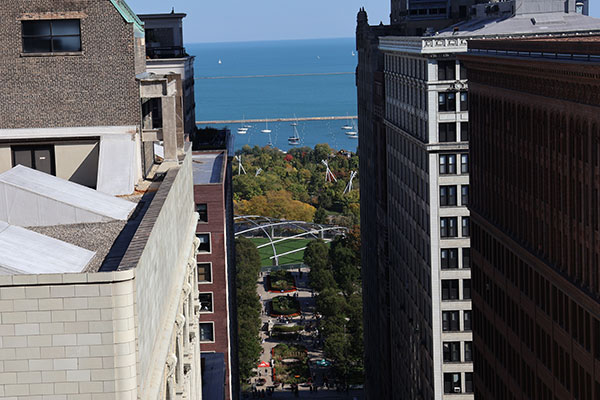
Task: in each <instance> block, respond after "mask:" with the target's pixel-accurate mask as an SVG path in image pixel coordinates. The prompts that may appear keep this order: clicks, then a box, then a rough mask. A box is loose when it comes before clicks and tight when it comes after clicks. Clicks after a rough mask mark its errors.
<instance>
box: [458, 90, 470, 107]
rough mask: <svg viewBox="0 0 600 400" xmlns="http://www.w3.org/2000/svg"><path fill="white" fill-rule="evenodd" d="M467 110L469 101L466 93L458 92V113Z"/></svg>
mask: <svg viewBox="0 0 600 400" xmlns="http://www.w3.org/2000/svg"><path fill="white" fill-rule="evenodd" d="M468 110H469V99H468V95H467V92H460V111H468Z"/></svg>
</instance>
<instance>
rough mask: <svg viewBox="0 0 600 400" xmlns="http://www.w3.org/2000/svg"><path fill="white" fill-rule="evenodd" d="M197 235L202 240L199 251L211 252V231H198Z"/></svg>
mask: <svg viewBox="0 0 600 400" xmlns="http://www.w3.org/2000/svg"><path fill="white" fill-rule="evenodd" d="M196 237H197V238H198V240H200V245H199V246H198V252H199V253H210V233H196Z"/></svg>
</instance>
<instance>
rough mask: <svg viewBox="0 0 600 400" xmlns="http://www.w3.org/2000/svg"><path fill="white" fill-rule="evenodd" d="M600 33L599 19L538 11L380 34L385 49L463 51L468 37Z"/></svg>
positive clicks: (551, 35) (381, 46)
mask: <svg viewBox="0 0 600 400" xmlns="http://www.w3.org/2000/svg"><path fill="white" fill-rule="evenodd" d="M593 34H600V19H597V18H593V17H588V16H586V15H581V14H577V13H568V14H567V13H562V12H553V13H538V14H526V15H516V16H513V17H497V18H473V19H470V20H467V21H463V22H461V23H458V24H456V25H452V26H450V27H448V28H446V29H444V30H442V31H440V32H436V33H435V34H433V35H431V36H419V37H415V36H412V37H410V36H386V37H381V38H380V41H379V48H380V49H381V50H384V51H386V50H387V51H401V52H409V53H425V54H427V53H428V54H435V53H447V52H466V51H467V40H471V39H483V38H485V39H490V38H508V39H517V38H537V37H560V36H563V35H564V36H566V35H570V36H576V35H593Z"/></svg>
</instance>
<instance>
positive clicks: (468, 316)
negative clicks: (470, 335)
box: [463, 310, 471, 331]
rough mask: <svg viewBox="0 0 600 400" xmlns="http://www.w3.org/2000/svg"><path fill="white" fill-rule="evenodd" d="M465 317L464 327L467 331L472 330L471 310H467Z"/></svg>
mask: <svg viewBox="0 0 600 400" xmlns="http://www.w3.org/2000/svg"><path fill="white" fill-rule="evenodd" d="M463 319H464V321H463V322H464V329H463V330H465V331H470V330H471V311H470V310H467V311H465V312H464V315H463Z"/></svg>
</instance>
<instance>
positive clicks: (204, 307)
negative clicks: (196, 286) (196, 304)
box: [198, 293, 213, 313]
mask: <svg viewBox="0 0 600 400" xmlns="http://www.w3.org/2000/svg"><path fill="white" fill-rule="evenodd" d="M198 299H199V300H200V312H201V313H211V312H213V294H212V293H200V294H199V295H198Z"/></svg>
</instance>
